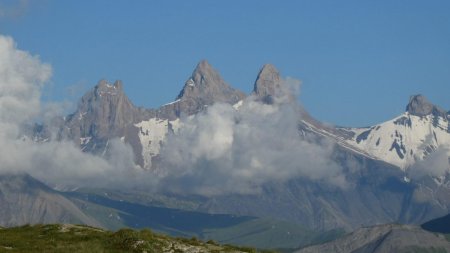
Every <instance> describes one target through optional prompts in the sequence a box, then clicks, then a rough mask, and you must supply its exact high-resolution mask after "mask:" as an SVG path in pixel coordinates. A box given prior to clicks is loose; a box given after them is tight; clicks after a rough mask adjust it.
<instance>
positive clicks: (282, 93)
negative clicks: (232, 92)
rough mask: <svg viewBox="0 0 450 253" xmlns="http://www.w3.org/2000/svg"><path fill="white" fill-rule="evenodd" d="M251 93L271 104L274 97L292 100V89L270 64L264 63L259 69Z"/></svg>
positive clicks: (293, 97) (293, 98)
mask: <svg viewBox="0 0 450 253" xmlns="http://www.w3.org/2000/svg"><path fill="white" fill-rule="evenodd" d="M253 94H254V95H256V96H257V97H259V99H261V101H263V102H264V103H266V104H273V103H274V101H275V98H279V99H282V100H284V101H285V102H286V101H287V102H292V101H294V100H295V96H294V94H292V91H291V90H290V89H289V88H288V87H286V86H285V85H284V84H283V81H282V79H281V77H280V73H279V72H278V70H277V69H276V68H275V66H273V65H272V64H265V65H264V66H263V67H262V68H261V70H260V71H259V74H258V77H257V78H256V81H255V85H254V88H253Z"/></svg>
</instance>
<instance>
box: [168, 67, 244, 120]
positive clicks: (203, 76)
mask: <svg viewBox="0 0 450 253" xmlns="http://www.w3.org/2000/svg"><path fill="white" fill-rule="evenodd" d="M244 98H245V94H244V93H242V92H241V91H239V90H236V89H233V88H232V87H231V86H230V85H228V84H227V83H226V82H225V81H224V80H223V79H222V77H221V76H220V74H219V73H218V72H217V71H216V70H215V69H213V67H212V66H211V65H210V64H209V63H208V62H207V61H206V60H203V61H201V62H200V63H199V64H198V65H197V67H196V68H195V70H194V72H193V73H192V75H191V77H190V78H189V79H188V80H187V81H186V83H185V85H184V87H183V89H182V90H181V92H180V94H179V95H178V96H177V97H176V101H177V102H176V103H172V104H170V105H167V106H166V107H167V108H162V109H163V110H169V111H170V110H173V111H175V114H176V116H180V115H181V114H186V115H192V114H195V113H197V112H199V111H201V110H203V109H204V108H205V106H208V105H212V104H214V103H228V104H235V103H237V102H239V101H240V100H242V99H244Z"/></svg>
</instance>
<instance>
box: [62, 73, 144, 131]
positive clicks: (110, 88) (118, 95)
mask: <svg viewBox="0 0 450 253" xmlns="http://www.w3.org/2000/svg"><path fill="white" fill-rule="evenodd" d="M137 111H138V109H137V108H136V107H134V105H133V104H132V103H131V102H130V100H129V99H128V97H127V96H126V95H125V93H124V92H123V85H122V82H121V81H115V82H114V83H113V84H111V83H109V82H108V81H106V80H100V81H99V82H98V84H97V85H96V86H95V87H94V88H93V89H92V90H90V91H88V92H87V93H86V94H85V95H84V96H83V97H82V98H81V100H80V102H79V104H78V108H77V111H76V112H75V113H74V114H72V115H70V116H69V117H68V119H67V121H68V124H69V125H71V127H70V129H71V131H76V132H73V133H70V135H75V136H79V137H84V136H97V137H103V136H110V135H111V134H114V133H115V132H116V131H117V130H119V129H120V130H121V129H123V128H124V127H125V126H126V125H128V124H133V122H134V121H135V116H136V114H137Z"/></svg>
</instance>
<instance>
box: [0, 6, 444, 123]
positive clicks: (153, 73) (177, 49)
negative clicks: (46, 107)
mask: <svg viewBox="0 0 450 253" xmlns="http://www.w3.org/2000/svg"><path fill="white" fill-rule="evenodd" d="M0 10H1V11H0V33H1V34H4V35H10V36H12V37H13V38H14V39H15V40H16V42H17V44H18V47H19V48H21V49H24V50H27V51H30V52H32V53H33V54H39V55H40V57H41V59H42V60H43V61H45V62H48V63H50V64H52V66H53V69H54V75H53V79H52V86H51V88H49V89H48V91H47V93H46V99H50V100H63V99H78V97H79V96H80V95H81V94H82V93H83V92H85V91H86V90H87V89H89V88H90V87H92V86H93V85H95V84H96V82H97V81H98V80H99V79H101V78H106V79H108V80H110V81H114V80H115V79H121V80H123V82H124V87H125V90H126V92H127V94H128V95H129V97H130V98H131V100H132V101H133V102H134V103H135V104H136V105H139V106H144V107H158V106H159V105H161V104H164V103H167V102H170V101H172V100H173V99H174V97H175V96H176V95H177V94H178V92H179V90H180V89H181V88H182V86H183V84H184V82H185V81H186V79H187V78H188V77H189V75H190V74H191V72H192V70H193V69H194V67H195V65H196V64H197V62H198V61H199V60H201V59H207V60H209V62H210V63H211V64H212V65H213V66H214V67H215V68H216V69H218V70H219V72H220V73H221V74H222V76H223V77H224V79H225V80H226V81H227V82H228V83H230V84H231V85H232V86H234V87H236V88H239V89H241V90H243V91H244V92H246V93H249V92H250V91H251V89H252V87H253V82H254V80H255V78H256V75H257V72H258V70H259V68H260V67H261V66H262V65H263V64H264V63H273V64H274V65H275V66H277V68H278V69H279V70H280V71H281V73H282V75H283V76H290V77H294V78H297V79H300V80H302V82H303V84H302V88H301V95H300V100H301V102H302V103H303V104H304V106H305V107H306V109H307V110H308V111H309V112H310V113H311V114H312V115H313V116H314V117H316V118H318V119H320V120H322V121H325V122H328V123H334V124H338V125H345V126H365V125H369V124H373V123H376V122H381V121H384V120H387V119H390V118H391V117H393V116H395V115H397V114H399V113H401V112H403V110H404V107H405V105H406V104H407V102H408V99H409V96H410V95H412V94H416V93H422V94H424V95H425V96H427V97H428V98H429V99H430V100H431V101H432V102H434V103H435V104H438V105H440V106H442V107H443V108H445V109H447V110H450V1H445V0H443V1H431V0H430V1H425V0H424V1H413V0H404V1H400V0H398V1H392V0H389V1H388V0H386V1H361V0H358V1H334V0H333V1H331V0H330V1H321V0H311V1H306V0H305V1H300V0H299V1H274V0H273V1H264V0H242V1H238V0H234V1H218V0H203V1H199V0H190V1H186V0H180V1H170V0H164V1H163V0H161V1H144V0H141V1H140V0H135V1H129V0H114V1H111V0H86V1H69V0H29V1H26V0H17V1H12V0H0ZM68 87H77V88H76V89H75V91H76V92H77V93H76V95H73V94H72V95H71V93H69V92H68V91H67V90H68Z"/></svg>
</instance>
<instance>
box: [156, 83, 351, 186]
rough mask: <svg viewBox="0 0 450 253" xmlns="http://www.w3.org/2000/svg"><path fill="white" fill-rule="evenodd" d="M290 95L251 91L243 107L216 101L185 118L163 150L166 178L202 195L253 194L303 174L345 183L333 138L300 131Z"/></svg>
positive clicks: (162, 156)
mask: <svg viewBox="0 0 450 253" xmlns="http://www.w3.org/2000/svg"><path fill="white" fill-rule="evenodd" d="M292 84H296V85H295V87H297V89H298V81H296V80H294V79H288V80H287V81H285V82H284V85H285V86H292ZM286 90H293V89H292V88H289V89H286ZM294 90H295V89H294ZM291 97H292V96H286V95H285V94H281V95H280V96H279V97H276V98H275V99H274V101H275V102H274V103H273V104H270V105H268V104H264V103H262V102H260V101H259V100H258V99H257V98H256V97H254V96H250V97H248V98H247V99H246V100H244V101H243V103H242V105H241V106H240V107H239V109H235V108H234V107H233V106H232V105H229V104H215V105H213V106H210V107H209V108H208V109H207V110H205V111H204V112H203V113H200V114H198V115H196V116H193V117H188V118H185V119H183V120H182V127H181V128H180V130H179V131H178V132H177V133H176V134H174V135H172V136H169V138H168V140H167V142H166V143H165V145H164V147H163V149H162V152H161V159H162V161H163V162H162V167H163V170H164V171H165V173H166V174H165V175H164V176H163V179H162V181H161V183H162V184H163V185H164V186H167V187H166V188H167V189H168V190H171V191H175V192H179V193H186V192H189V193H196V194H201V195H217V194H223V193H242V194H253V193H258V192H260V190H261V187H262V186H263V185H264V184H266V183H269V182H284V181H287V180H289V179H293V178H298V177H304V178H308V179H311V180H315V181H324V182H327V183H331V184H333V185H335V186H339V187H346V185H347V183H346V180H345V176H344V174H343V169H342V167H340V166H339V165H338V164H337V163H336V162H334V161H333V160H332V158H331V156H332V152H333V148H334V143H332V142H331V141H329V142H328V141H324V142H321V143H318V142H317V141H311V140H308V139H307V138H306V137H303V136H300V131H299V129H298V123H299V119H300V118H299V117H300V113H299V111H298V107H297V104H296V103H295V101H292V99H291Z"/></svg>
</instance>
